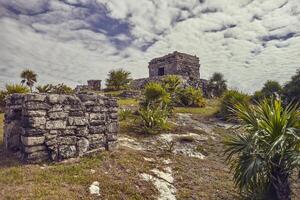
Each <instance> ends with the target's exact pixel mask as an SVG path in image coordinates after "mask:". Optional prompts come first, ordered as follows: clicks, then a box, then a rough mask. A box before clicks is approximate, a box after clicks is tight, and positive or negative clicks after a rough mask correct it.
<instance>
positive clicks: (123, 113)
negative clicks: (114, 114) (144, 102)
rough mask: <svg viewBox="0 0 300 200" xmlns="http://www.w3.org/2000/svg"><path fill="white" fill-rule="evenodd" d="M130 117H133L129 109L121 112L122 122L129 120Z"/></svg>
mask: <svg viewBox="0 0 300 200" xmlns="http://www.w3.org/2000/svg"><path fill="white" fill-rule="evenodd" d="M130 116H132V111H131V110H129V109H122V110H120V111H119V119H120V121H124V120H126V119H127V118H129V117H130Z"/></svg>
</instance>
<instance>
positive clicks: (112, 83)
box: [106, 69, 131, 91]
mask: <svg viewBox="0 0 300 200" xmlns="http://www.w3.org/2000/svg"><path fill="white" fill-rule="evenodd" d="M130 81H131V78H130V72H128V71H125V70H123V69H118V70H112V71H110V72H109V73H108V78H107V79H106V87H107V90H108V91H117V90H122V89H126V88H127V87H128V85H129V83H130Z"/></svg>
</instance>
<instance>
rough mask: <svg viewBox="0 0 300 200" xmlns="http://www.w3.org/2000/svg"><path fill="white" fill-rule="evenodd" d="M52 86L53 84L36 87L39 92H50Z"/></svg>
mask: <svg viewBox="0 0 300 200" xmlns="http://www.w3.org/2000/svg"><path fill="white" fill-rule="evenodd" d="M52 88H53V86H52V85H51V84H46V85H38V86H37V87H36V89H37V91H38V92H39V93H50V92H51V90H52Z"/></svg>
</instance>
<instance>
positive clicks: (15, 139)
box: [4, 93, 119, 163]
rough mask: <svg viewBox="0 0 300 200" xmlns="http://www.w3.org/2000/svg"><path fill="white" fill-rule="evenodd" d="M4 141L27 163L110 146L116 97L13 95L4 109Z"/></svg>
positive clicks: (113, 140) (115, 123) (113, 138)
mask: <svg viewBox="0 0 300 200" xmlns="http://www.w3.org/2000/svg"><path fill="white" fill-rule="evenodd" d="M4 122H5V126H4V144H5V147H6V148H7V149H8V150H11V151H19V152H20V154H19V155H20V157H21V160H23V161H25V162H27V163H38V162H41V161H46V160H50V161H61V160H64V159H68V158H75V157H80V156H83V155H86V154H89V153H93V152H96V151H100V150H104V149H109V148H111V147H113V146H114V145H115V143H116V140H117V132H118V127H119V125H118V105H117V101H116V99H115V98H112V97H107V96H104V95H100V94H95V93H82V94H76V95H59V94H38V93H29V94H13V95H11V96H9V97H8V98H7V101H6V108H5V119H4Z"/></svg>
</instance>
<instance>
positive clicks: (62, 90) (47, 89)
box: [36, 83, 74, 94]
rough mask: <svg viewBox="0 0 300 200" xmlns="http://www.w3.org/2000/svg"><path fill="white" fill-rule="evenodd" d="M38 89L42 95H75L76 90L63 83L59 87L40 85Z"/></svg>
mask: <svg viewBox="0 0 300 200" xmlns="http://www.w3.org/2000/svg"><path fill="white" fill-rule="evenodd" d="M36 89H37V90H38V92H40V93H51V94H74V90H73V89H72V88H71V87H69V86H67V85H65V84H63V83H61V84H57V85H52V84H47V85H40V86H37V87H36Z"/></svg>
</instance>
